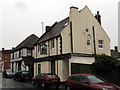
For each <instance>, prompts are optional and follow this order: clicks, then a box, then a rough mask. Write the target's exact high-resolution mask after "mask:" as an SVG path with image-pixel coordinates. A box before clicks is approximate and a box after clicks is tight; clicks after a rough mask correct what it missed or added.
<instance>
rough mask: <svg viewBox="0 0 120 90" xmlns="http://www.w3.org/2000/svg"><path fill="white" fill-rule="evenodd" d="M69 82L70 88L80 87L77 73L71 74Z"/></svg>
mask: <svg viewBox="0 0 120 90" xmlns="http://www.w3.org/2000/svg"><path fill="white" fill-rule="evenodd" d="M69 82H70V87H71V88H74V89H77V88H81V87H80V77H79V76H78V75H76V76H72V77H71V79H70V81H69Z"/></svg>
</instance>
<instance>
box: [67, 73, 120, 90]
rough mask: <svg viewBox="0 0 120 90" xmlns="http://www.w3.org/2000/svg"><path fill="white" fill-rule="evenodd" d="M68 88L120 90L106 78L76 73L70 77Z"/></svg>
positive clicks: (79, 89) (69, 89)
mask: <svg viewBox="0 0 120 90" xmlns="http://www.w3.org/2000/svg"><path fill="white" fill-rule="evenodd" d="M65 89H66V90H72V89H73V90H120V87H118V86H116V85H114V84H111V83H107V82H106V80H104V79H102V78H101V77H99V76H97V75H93V74H75V75H71V76H69V77H68V79H67V80H66V84H65Z"/></svg>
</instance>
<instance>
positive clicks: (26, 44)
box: [13, 34, 38, 51]
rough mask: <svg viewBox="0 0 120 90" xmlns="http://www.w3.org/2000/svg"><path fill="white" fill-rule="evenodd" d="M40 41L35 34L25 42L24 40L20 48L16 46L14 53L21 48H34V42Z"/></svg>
mask: <svg viewBox="0 0 120 90" xmlns="http://www.w3.org/2000/svg"><path fill="white" fill-rule="evenodd" d="M37 39H38V37H37V36H36V35H34V34H31V35H30V36H28V37H27V38H26V39H25V40H23V41H22V42H21V43H20V44H19V45H18V46H16V47H15V48H14V49H13V51H16V50H18V49H20V48H33V47H34V42H35V41H36V40H37Z"/></svg>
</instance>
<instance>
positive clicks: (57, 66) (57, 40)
mask: <svg viewBox="0 0 120 90" xmlns="http://www.w3.org/2000/svg"><path fill="white" fill-rule="evenodd" d="M56 49H57V50H56V51H57V55H58V37H57V38H56ZM57 75H58V59H57Z"/></svg>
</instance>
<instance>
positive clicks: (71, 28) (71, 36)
mask: <svg viewBox="0 0 120 90" xmlns="http://www.w3.org/2000/svg"><path fill="white" fill-rule="evenodd" d="M70 36H71V54H73V38H72V21H70Z"/></svg>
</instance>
